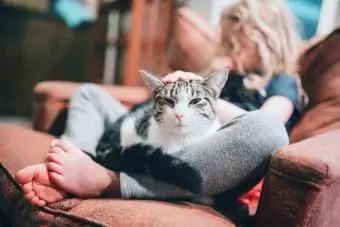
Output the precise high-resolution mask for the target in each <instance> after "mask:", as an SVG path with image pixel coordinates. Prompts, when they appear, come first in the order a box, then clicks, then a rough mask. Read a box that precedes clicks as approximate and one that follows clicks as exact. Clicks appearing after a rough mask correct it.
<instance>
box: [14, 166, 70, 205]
mask: <svg viewBox="0 0 340 227" xmlns="http://www.w3.org/2000/svg"><path fill="white" fill-rule="evenodd" d="M15 178H16V180H17V181H18V182H19V183H20V184H21V185H22V189H23V191H24V196H25V198H26V199H27V200H28V201H30V202H31V203H33V204H35V205H38V206H45V205H46V203H53V202H57V201H59V200H61V199H63V198H64V197H65V196H66V193H65V192H63V191H62V190H60V189H57V187H56V186H54V185H53V184H52V183H51V181H50V179H49V177H48V171H47V167H46V164H38V165H31V166H27V167H25V168H23V169H21V170H19V171H18V172H17V173H16V174H15Z"/></svg>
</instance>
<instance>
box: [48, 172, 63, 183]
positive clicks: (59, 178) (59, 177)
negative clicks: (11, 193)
mask: <svg viewBox="0 0 340 227" xmlns="http://www.w3.org/2000/svg"><path fill="white" fill-rule="evenodd" d="M48 175H49V177H50V179H51V181H52V182H53V183H54V184H56V185H64V177H63V176H62V175H61V174H59V173H55V172H49V173H48Z"/></svg>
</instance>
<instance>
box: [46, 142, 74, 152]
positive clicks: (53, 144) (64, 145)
mask: <svg viewBox="0 0 340 227" xmlns="http://www.w3.org/2000/svg"><path fill="white" fill-rule="evenodd" d="M69 145H70V144H69V143H68V142H66V141H64V140H60V139H55V140H53V141H52V142H51V147H52V148H53V147H59V148H60V149H61V150H63V151H65V152H68V151H69V150H70V149H72V147H70V146H69Z"/></svg>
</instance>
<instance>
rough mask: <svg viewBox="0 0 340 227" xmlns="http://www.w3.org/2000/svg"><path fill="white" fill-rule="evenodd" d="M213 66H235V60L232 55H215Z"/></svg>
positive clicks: (230, 67) (220, 67)
mask: <svg viewBox="0 0 340 227" xmlns="http://www.w3.org/2000/svg"><path fill="white" fill-rule="evenodd" d="M212 68H213V69H215V70H216V69H222V68H229V69H234V68H235V62H234V60H233V59H232V58H230V57H215V58H214V59H213V61H212Z"/></svg>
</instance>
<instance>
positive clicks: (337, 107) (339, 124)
mask: <svg viewBox="0 0 340 227" xmlns="http://www.w3.org/2000/svg"><path fill="white" fill-rule="evenodd" d="M300 64H301V82H302V86H303V88H304V89H305V91H306V93H307V95H308V96H309V106H308V109H307V112H306V113H305V115H304V116H303V117H302V118H301V120H300V121H299V122H298V124H297V125H296V126H295V127H294V128H293V130H292V132H291V134H290V140H291V142H292V143H294V142H298V141H301V140H303V139H306V138H309V137H312V136H315V135H319V134H322V133H325V132H329V131H332V130H334V129H338V128H340V114H339V113H340V29H338V30H335V31H334V32H333V33H331V34H330V35H329V36H327V37H326V38H325V39H324V40H321V41H320V42H319V43H317V44H315V45H314V46H313V47H311V48H310V49H309V50H307V51H306V52H305V53H304V54H303V55H302V57H301V59H300Z"/></svg>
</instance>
